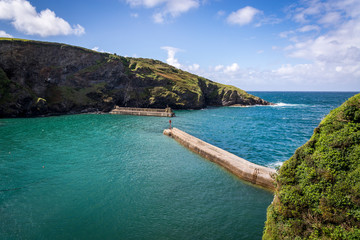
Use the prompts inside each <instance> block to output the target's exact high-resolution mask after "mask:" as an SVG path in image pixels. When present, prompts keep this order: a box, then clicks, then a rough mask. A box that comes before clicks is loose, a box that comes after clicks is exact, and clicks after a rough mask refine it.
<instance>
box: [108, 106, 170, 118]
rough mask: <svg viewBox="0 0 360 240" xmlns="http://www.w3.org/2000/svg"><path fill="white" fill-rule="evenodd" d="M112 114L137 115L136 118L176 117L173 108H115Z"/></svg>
mask: <svg viewBox="0 0 360 240" xmlns="http://www.w3.org/2000/svg"><path fill="white" fill-rule="evenodd" d="M109 113H110V114H121V115H136V116H155V117H175V113H174V112H173V111H172V109H171V108H169V107H168V108H165V109H159V108H131V107H119V106H115V108H114V109H113V110H111V111H110V112H109Z"/></svg>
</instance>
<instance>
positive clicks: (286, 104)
mask: <svg viewBox="0 0 360 240" xmlns="http://www.w3.org/2000/svg"><path fill="white" fill-rule="evenodd" d="M270 107H308V105H306V104H291V103H283V102H279V103H275V105H270Z"/></svg>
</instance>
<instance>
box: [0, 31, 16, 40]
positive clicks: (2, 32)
mask: <svg viewBox="0 0 360 240" xmlns="http://www.w3.org/2000/svg"><path fill="white" fill-rule="evenodd" d="M0 37H6V38H12V37H13V36H11V35H10V34H8V33H6V32H5V31H2V30H0Z"/></svg>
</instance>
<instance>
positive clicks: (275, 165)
mask: <svg viewBox="0 0 360 240" xmlns="http://www.w3.org/2000/svg"><path fill="white" fill-rule="evenodd" d="M283 163H284V162H283V161H277V162H272V163H269V164H267V167H269V168H275V169H276V168H277V167H281V165H283Z"/></svg>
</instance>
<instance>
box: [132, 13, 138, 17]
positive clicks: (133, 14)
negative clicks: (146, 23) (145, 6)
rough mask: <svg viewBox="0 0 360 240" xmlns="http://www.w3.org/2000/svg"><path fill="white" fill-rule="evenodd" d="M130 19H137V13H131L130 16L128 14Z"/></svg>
mask: <svg viewBox="0 0 360 240" xmlns="http://www.w3.org/2000/svg"><path fill="white" fill-rule="evenodd" d="M130 17H132V18H138V17H139V14H138V13H131V14H130Z"/></svg>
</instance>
